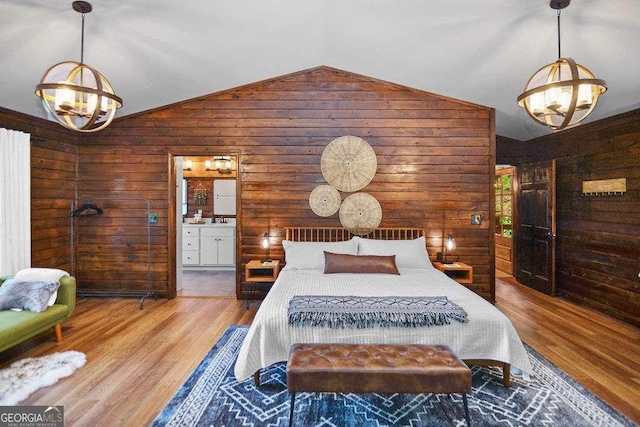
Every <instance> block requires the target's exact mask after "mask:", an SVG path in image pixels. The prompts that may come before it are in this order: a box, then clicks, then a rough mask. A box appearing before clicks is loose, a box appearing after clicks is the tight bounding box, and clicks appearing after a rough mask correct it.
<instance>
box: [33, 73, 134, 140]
mask: <svg viewBox="0 0 640 427" xmlns="http://www.w3.org/2000/svg"><path fill="white" fill-rule="evenodd" d="M36 95H38V96H39V97H40V98H41V99H42V105H43V106H44V108H45V109H46V110H47V111H48V112H49V113H50V115H51V117H53V118H54V119H55V120H56V121H57V122H58V123H60V124H61V125H63V126H65V127H67V128H69V129H72V130H77V131H81V132H95V131H98V130H101V129H104V128H105V127H107V126H108V125H109V123H111V121H112V120H113V118H114V116H115V114H116V110H117V109H118V108H120V107H122V99H121V98H120V97H118V96H116V95H115V93H114V91H113V87H112V86H111V84H110V83H109V81H108V80H107V79H106V78H105V77H104V76H103V75H102V74H101V73H100V72H98V71H97V70H95V69H94V68H91V67H90V66H88V65H87V64H83V63H80V62H74V61H68V62H61V63H59V64H56V65H54V66H53V67H51V68H49V69H48V70H47V71H46V72H45V73H44V76H43V77H42V80H41V82H40V84H39V85H37V86H36Z"/></svg>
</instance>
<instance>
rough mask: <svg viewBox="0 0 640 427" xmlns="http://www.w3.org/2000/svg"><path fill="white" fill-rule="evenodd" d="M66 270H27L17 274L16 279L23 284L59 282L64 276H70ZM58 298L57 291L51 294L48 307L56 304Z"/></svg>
mask: <svg viewBox="0 0 640 427" xmlns="http://www.w3.org/2000/svg"><path fill="white" fill-rule="evenodd" d="M68 275H69V273H67V272H66V271H64V270H58V269H56V268H25V269H23V270H20V271H18V272H17V273H16V275H15V277H14V278H15V279H16V280H18V281H21V282H58V283H60V279H61V278H62V277H64V276H68ZM57 298H58V291H57V290H56V291H55V292H54V293H53V294H51V298H49V301H48V302H47V305H48V306H49V307H51V306H52V305H53V304H55V303H56V299H57Z"/></svg>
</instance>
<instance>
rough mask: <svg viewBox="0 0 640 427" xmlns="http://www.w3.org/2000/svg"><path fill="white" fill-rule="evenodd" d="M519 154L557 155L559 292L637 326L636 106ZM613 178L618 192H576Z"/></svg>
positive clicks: (639, 154) (639, 123) (639, 156)
mask: <svg viewBox="0 0 640 427" xmlns="http://www.w3.org/2000/svg"><path fill="white" fill-rule="evenodd" d="M501 151H502V150H498V152H501ZM524 156H525V157H526V158H527V162H531V161H538V160H549V159H556V165H557V168H556V175H557V211H556V213H557V236H558V240H557V244H558V247H557V248H558V258H557V270H558V274H557V291H558V293H559V294H560V295H562V296H564V297H566V298H568V299H570V300H572V301H575V302H579V303H581V304H584V305H586V306H589V307H592V308H594V309H596V310H598V311H601V312H603V313H606V314H608V315H610V316H612V317H615V318H617V319H620V320H622V321H625V322H628V323H631V324H633V325H635V326H640V320H639V319H640V287H639V286H638V280H639V279H638V274H640V273H639V271H640V270H639V266H638V259H640V239H639V237H638V236H640V214H639V213H638V206H640V110H634V111H631V112H628V113H625V114H621V115H618V116H615V117H611V118H608V119H604V120H600V121H598V122H593V123H589V124H586V125H582V126H579V127H576V128H573V129H567V130H564V131H562V132H556V133H553V134H550V135H548V136H545V137H541V138H537V139H535V140H531V141H527V142H526V143H525V144H524ZM612 178H626V179H627V192H626V193H625V194H624V195H622V196H583V195H582V182H583V181H589V180H599V179H612Z"/></svg>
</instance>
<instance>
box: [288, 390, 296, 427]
mask: <svg viewBox="0 0 640 427" xmlns="http://www.w3.org/2000/svg"><path fill="white" fill-rule="evenodd" d="M295 403H296V393H295V392H293V393H291V407H290V408H289V427H291V426H292V425H293V406H294V405H295Z"/></svg>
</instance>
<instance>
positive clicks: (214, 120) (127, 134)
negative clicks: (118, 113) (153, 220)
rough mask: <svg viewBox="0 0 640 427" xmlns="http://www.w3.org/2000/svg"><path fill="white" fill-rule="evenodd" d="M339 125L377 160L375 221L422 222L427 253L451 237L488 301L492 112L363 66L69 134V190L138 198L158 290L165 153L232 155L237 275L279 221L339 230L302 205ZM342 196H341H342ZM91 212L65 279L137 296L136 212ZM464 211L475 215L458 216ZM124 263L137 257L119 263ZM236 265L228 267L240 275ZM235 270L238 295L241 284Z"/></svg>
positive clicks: (165, 207) (166, 210) (166, 222)
mask: <svg viewBox="0 0 640 427" xmlns="http://www.w3.org/2000/svg"><path fill="white" fill-rule="evenodd" d="M343 135H355V136H359V137H361V138H364V139H365V140H366V141H367V142H369V144H371V146H372V147H373V149H374V151H375V152H376V155H377V160H378V170H377V174H376V176H375V177H374V179H373V181H372V182H371V184H369V185H368V186H367V187H366V188H365V189H363V190H362V191H365V192H368V193H370V194H372V195H373V196H375V197H376V198H377V199H378V201H379V202H380V204H381V205H382V209H383V220H382V223H381V226H382V227H394V226H406V227H421V228H425V229H427V242H428V251H429V254H430V256H431V257H432V258H433V259H435V256H436V252H438V251H440V250H442V236H443V233H444V235H446V234H447V233H451V234H452V235H453V236H454V237H455V238H456V249H455V253H453V254H451V256H450V257H451V258H453V259H457V260H460V261H464V262H466V263H469V264H471V265H473V267H474V278H475V280H474V284H473V285H471V288H472V289H473V290H474V291H475V292H477V293H478V294H480V295H482V296H483V297H485V298H486V299H488V300H491V301H493V300H494V295H495V292H494V280H493V250H494V249H493V228H492V224H493V220H494V218H493V210H492V209H490V208H491V207H492V206H493V176H494V165H495V125H494V111H493V110H492V109H490V108H487V107H482V106H477V105H474V104H469V103H465V102H462V101H458V100H453V99H450V98H445V97H442V96H437V95H433V94H429V93H426V92H422V91H418V90H415V89H410V88H406V87H403V86H399V85H395V84H391V83H387V82H382V81H379V80H376V79H372V78H369V77H365V76H360V75H355V74H352V73H348V72H344V71H340V70H335V69H331V68H328V67H318V68H315V69H311V70H305V71H302V72H298V73H294V74H291V75H287V76H283V77H280V78H275V79H271V80H268V81H264V82H258V83H256V84H252V85H248V86H244V87H240V88H237V89H233V90H228V91H224V92H220V93H216V94H212V95H208V96H204V97H201V98H198V99H194V100H189V101H186V102H183V103H180V104H175V105H171V106H167V107H163V108H159V109H155V110H152V111H149V112H144V113H140V114H136V115H132V116H127V117H123V118H120V119H116V120H115V121H114V122H113V123H112V124H111V125H110V127H109V128H107V129H105V130H103V131H101V132H99V133H96V134H87V135H84V134H83V135H81V137H80V142H79V144H80V145H79V147H78V156H79V166H78V183H77V186H78V189H77V195H78V197H79V198H85V197H86V198H89V197H100V196H101V197H122V198H125V197H129V198H140V197H142V198H146V199H148V200H149V201H150V204H151V212H154V213H157V214H158V218H159V221H158V224H157V225H153V226H152V227H151V253H152V263H151V280H150V283H151V287H152V288H153V289H154V290H155V291H157V292H159V293H160V294H161V295H163V296H167V295H171V294H172V285H171V281H172V280H173V278H172V277H171V276H172V275H173V272H172V271H171V262H172V261H171V258H172V257H173V256H174V254H172V253H171V250H172V249H171V239H172V236H170V233H171V232H172V224H171V222H172V215H173V214H172V213H171V212H170V210H172V209H174V206H173V200H172V199H171V189H170V187H171V185H170V183H169V178H170V176H171V172H170V170H171V165H170V164H169V160H170V159H171V156H210V155H234V154H237V155H238V163H239V165H238V167H239V170H238V179H239V180H240V182H241V189H240V195H239V198H240V212H239V215H238V228H239V235H238V237H239V238H238V244H239V252H238V253H239V264H240V265H239V271H240V272H243V270H244V264H246V263H247V262H248V261H249V260H251V259H256V258H257V259H260V258H262V257H263V256H264V252H263V250H262V248H261V247H260V240H261V237H262V235H263V234H264V233H265V232H268V233H269V234H270V235H271V236H272V243H273V244H274V247H273V248H272V249H271V252H270V255H271V257H272V258H280V259H283V257H284V254H283V250H282V247H281V245H280V241H281V239H282V238H283V237H284V236H283V233H284V228H285V227H287V226H339V225H340V222H339V219H338V216H337V214H336V215H334V216H332V217H329V218H320V217H317V216H316V215H314V214H313V212H312V211H311V209H310V208H309V205H308V197H309V194H310V192H311V191H312V190H313V188H315V187H316V186H317V185H320V184H323V183H325V181H324V179H323V177H322V173H321V171H320V157H321V154H322V150H323V149H324V148H325V147H326V146H327V144H329V142H331V140H333V139H334V138H337V137H339V136H343ZM345 196H346V195H343V197H345ZM105 208H108V209H105V215H104V216H103V217H102V218H96V221H94V222H93V224H91V222H90V221H92V220H91V219H87V221H85V223H84V224H83V227H86V228H82V229H79V231H78V235H79V236H81V237H82V239H81V240H82V241H81V243H79V246H78V248H77V250H78V251H79V262H78V269H79V271H78V273H77V275H78V276H79V288H80V289H81V290H84V291H86V292H87V293H96V294H99V293H103V294H118V295H125V294H127V293H140V292H144V290H145V289H146V286H147V283H146V280H143V277H142V276H144V269H146V264H145V263H144V260H145V256H146V253H145V246H144V245H143V242H144V240H145V238H146V237H145V233H144V229H143V228H141V227H139V226H138V225H137V224H142V223H143V222H144V221H145V218H146V210H145V209H142V208H141V207H139V206H138V205H135V206H134V205H133V204H127V203H124V205H117V204H116V203H115V202H113V203H111V202H109V203H105ZM471 214H481V215H482V217H483V218H484V220H483V222H482V225H481V226H472V225H471V222H470V216H471ZM132 264H137V267H135V268H134V267H133V266H132ZM241 275H242V273H241ZM246 289H248V288H245V286H244V283H242V277H240V280H239V286H238V289H237V291H238V294H239V296H240V297H246V296H247V292H246Z"/></svg>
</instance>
